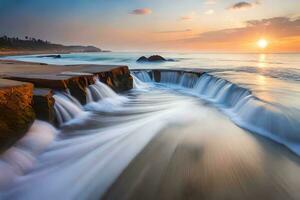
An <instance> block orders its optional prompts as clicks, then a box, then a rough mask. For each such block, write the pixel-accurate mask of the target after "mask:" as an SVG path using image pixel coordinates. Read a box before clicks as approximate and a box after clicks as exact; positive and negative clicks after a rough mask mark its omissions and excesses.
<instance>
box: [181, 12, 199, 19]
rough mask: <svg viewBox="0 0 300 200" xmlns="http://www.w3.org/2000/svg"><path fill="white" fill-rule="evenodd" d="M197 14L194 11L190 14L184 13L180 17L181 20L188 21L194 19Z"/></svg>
mask: <svg viewBox="0 0 300 200" xmlns="http://www.w3.org/2000/svg"><path fill="white" fill-rule="evenodd" d="M196 16H197V14H196V12H191V13H190V14H187V15H184V16H181V17H180V20H181V21H189V20H192V19H194V18H195V17H196Z"/></svg>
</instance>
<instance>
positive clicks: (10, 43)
mask: <svg viewBox="0 0 300 200" xmlns="http://www.w3.org/2000/svg"><path fill="white" fill-rule="evenodd" d="M13 51H16V52H28V51H40V52H43V51H47V52H61V53H68V52H101V49H99V48H97V47H94V46H79V45H76V46H65V45H61V44H54V43H51V42H49V41H44V40H40V39H35V38H30V37H25V38H24V39H20V38H16V37H7V36H2V37H0V52H13Z"/></svg>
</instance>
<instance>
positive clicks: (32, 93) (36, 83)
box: [0, 60, 133, 151]
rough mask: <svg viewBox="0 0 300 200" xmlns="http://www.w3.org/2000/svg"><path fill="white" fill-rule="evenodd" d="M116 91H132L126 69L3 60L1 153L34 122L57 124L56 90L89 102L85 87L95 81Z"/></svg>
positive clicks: (0, 74) (0, 79) (0, 71)
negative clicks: (54, 95) (55, 110)
mask: <svg viewBox="0 0 300 200" xmlns="http://www.w3.org/2000/svg"><path fill="white" fill-rule="evenodd" d="M97 77H98V78H99V79H100V81H101V82H103V83H105V84H107V85H108V86H110V87H111V88H112V89H113V90H115V91H116V92H123V91H126V90H129V89H131V88H132V85H133V82H132V77H131V76H130V71H129V69H128V67H127V66H113V65H73V66H57V65H46V64H37V63H27V62H17V61H5V60H2V61H0V151H3V150H4V149H6V148H7V147H9V146H11V145H12V144H14V143H15V142H16V141H17V140H18V139H19V138H21V137H22V136H23V135H24V134H25V133H26V131H27V130H28V128H29V127H30V126H31V124H32V122H33V121H34V119H40V120H44V121H48V122H50V123H55V114H54V103H55V100H54V98H53V94H54V91H66V90H68V91H70V93H71V94H72V95H73V96H74V97H76V98H77V99H78V100H79V101H80V102H81V103H82V104H85V103H86V89H85V88H86V87H87V86H89V85H91V84H94V83H95V80H96V78H97Z"/></svg>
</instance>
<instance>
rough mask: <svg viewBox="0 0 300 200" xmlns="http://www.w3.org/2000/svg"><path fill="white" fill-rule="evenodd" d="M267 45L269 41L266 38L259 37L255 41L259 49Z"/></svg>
mask: <svg viewBox="0 0 300 200" xmlns="http://www.w3.org/2000/svg"><path fill="white" fill-rule="evenodd" d="M268 45H269V42H268V41H267V40H266V39H259V40H258V41H257V46H258V47H259V48H261V49H265V48H267V47H268Z"/></svg>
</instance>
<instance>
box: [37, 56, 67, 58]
mask: <svg viewBox="0 0 300 200" xmlns="http://www.w3.org/2000/svg"><path fill="white" fill-rule="evenodd" d="M38 57H39V58H61V55H45V56H38Z"/></svg>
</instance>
